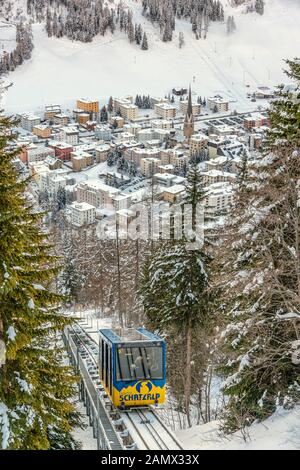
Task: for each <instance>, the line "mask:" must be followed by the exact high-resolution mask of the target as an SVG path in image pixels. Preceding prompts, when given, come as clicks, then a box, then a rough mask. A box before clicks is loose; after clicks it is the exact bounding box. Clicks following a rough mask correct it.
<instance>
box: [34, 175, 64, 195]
mask: <svg viewBox="0 0 300 470" xmlns="http://www.w3.org/2000/svg"><path fill="white" fill-rule="evenodd" d="M65 175H66V172H65V171H63V170H54V171H48V172H43V173H41V175H40V181H39V186H40V190H41V191H47V192H48V194H49V196H51V197H55V196H56V195H57V193H58V191H59V189H64V188H65V187H66V177H65Z"/></svg>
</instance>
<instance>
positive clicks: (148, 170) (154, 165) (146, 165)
mask: <svg viewBox="0 0 300 470" xmlns="http://www.w3.org/2000/svg"><path fill="white" fill-rule="evenodd" d="M159 165H161V160H160V159H159V158H142V159H141V173H142V175H143V176H146V177H147V178H149V177H150V176H153V175H154V174H155V173H158V167H159Z"/></svg>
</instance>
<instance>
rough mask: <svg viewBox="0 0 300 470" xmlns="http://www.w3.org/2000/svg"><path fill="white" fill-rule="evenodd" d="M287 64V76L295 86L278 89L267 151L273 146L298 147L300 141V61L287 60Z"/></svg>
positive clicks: (271, 113)
mask: <svg viewBox="0 0 300 470" xmlns="http://www.w3.org/2000/svg"><path fill="white" fill-rule="evenodd" d="M286 63H287V65H288V69H287V70H286V74H287V76H288V77H289V79H290V80H292V82H293V85H288V86H286V87H285V86H283V85H281V86H280V87H279V88H278V91H277V99H276V101H275V102H273V103H272V107H271V110H270V122H271V131H270V132H269V133H268V136H267V145H266V147H267V150H269V149H271V148H272V146H273V145H277V146H279V145H282V146H283V147H284V146H285V145H286V144H287V143H291V144H292V145H296V144H297V142H299V139H300V113H299V96H300V60H299V59H298V60H294V61H291V60H287V61H286Z"/></svg>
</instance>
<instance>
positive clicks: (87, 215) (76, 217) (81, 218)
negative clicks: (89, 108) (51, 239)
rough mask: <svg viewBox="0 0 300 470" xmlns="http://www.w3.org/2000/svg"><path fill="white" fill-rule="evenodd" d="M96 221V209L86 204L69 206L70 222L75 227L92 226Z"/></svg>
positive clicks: (76, 203)
mask: <svg viewBox="0 0 300 470" xmlns="http://www.w3.org/2000/svg"><path fill="white" fill-rule="evenodd" d="M95 220H96V209H95V207H94V206H92V205H91V204H88V203H87V202H80V203H79V202H73V204H71V222H72V224H73V225H75V226H77V227H82V226H83V225H90V224H93V223H94V222H95Z"/></svg>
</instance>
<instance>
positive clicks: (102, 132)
mask: <svg viewBox="0 0 300 470" xmlns="http://www.w3.org/2000/svg"><path fill="white" fill-rule="evenodd" d="M95 137H96V139H98V140H104V141H110V140H111V138H112V133H111V129H109V127H107V126H100V125H98V126H96V127H95Z"/></svg>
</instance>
